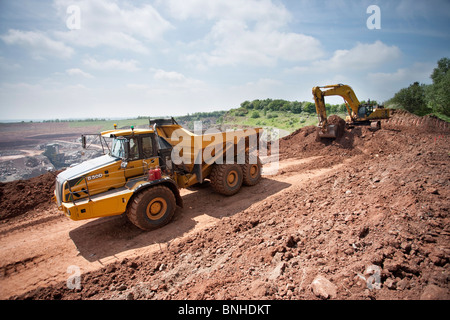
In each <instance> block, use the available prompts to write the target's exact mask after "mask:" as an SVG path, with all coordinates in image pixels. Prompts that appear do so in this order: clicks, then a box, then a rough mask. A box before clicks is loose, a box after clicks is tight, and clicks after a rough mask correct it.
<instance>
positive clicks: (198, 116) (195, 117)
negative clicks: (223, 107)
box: [176, 111, 227, 122]
mask: <svg viewBox="0 0 450 320" xmlns="http://www.w3.org/2000/svg"><path fill="white" fill-rule="evenodd" d="M225 113H227V111H211V112H195V113H192V114H189V113H188V114H187V115H185V116H179V117H176V120H177V121H186V122H189V121H200V120H203V119H205V118H220V117H221V116H223V115H224V114H225Z"/></svg>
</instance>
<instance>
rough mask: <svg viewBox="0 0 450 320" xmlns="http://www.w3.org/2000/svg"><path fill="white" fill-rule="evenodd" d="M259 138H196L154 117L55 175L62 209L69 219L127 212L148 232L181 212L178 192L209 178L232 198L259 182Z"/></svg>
mask: <svg viewBox="0 0 450 320" xmlns="http://www.w3.org/2000/svg"><path fill="white" fill-rule="evenodd" d="M261 133H262V129H260V128H257V129H249V130H236V131H231V132H218V131H214V132H212V133H207V134H194V133H192V132H190V131H188V130H186V129H184V128H183V127H182V126H180V125H178V123H177V122H176V121H175V120H174V119H173V118H172V119H159V120H150V125H149V127H148V128H147V129H137V128H136V129H134V128H133V127H131V128H130V129H116V128H115V129H114V130H109V131H104V132H102V133H101V134H100V136H101V137H104V138H111V139H112V143H111V146H110V148H108V151H109V152H107V154H104V155H103V156H100V157H98V158H95V159H91V160H88V161H85V162H83V163H81V164H78V165H76V166H74V167H71V168H68V169H66V170H65V171H63V172H61V173H60V174H59V175H58V176H57V178H56V187H55V200H56V202H57V204H58V209H59V210H61V211H63V212H64V213H65V215H67V216H68V217H69V218H70V219H72V220H83V219H91V218H97V217H105V216H114V215H121V214H124V213H126V215H127V217H128V219H129V220H130V221H131V222H132V223H134V224H135V225H136V226H137V227H139V228H141V229H143V230H152V229H155V228H158V227H161V226H163V225H165V224H167V223H168V222H169V221H170V220H171V219H172V217H173V215H174V212H175V209H176V207H177V206H179V207H183V199H182V198H181V196H180V192H179V190H180V188H187V187H190V186H193V185H195V184H201V183H203V182H204V180H205V179H208V180H210V185H211V186H212V188H213V189H214V191H216V192H218V193H220V194H223V195H226V196H231V195H233V194H235V193H237V192H238V191H239V189H240V188H241V185H242V184H245V185H250V186H251V185H255V184H257V183H258V182H259V180H260V179H261V169H262V168H261V161H260V159H259V157H258V155H257V152H258V150H259V149H258V148H259V141H260V135H261ZM86 137H87V136H86V135H82V145H83V147H86Z"/></svg>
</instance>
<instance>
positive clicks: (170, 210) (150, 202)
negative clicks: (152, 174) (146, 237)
mask: <svg viewBox="0 0 450 320" xmlns="http://www.w3.org/2000/svg"><path fill="white" fill-rule="evenodd" d="M175 209H176V201H175V196H174V194H173V192H172V191H171V190H170V189H169V188H167V187H164V186H156V187H151V188H149V189H145V190H143V191H141V192H140V193H139V194H138V195H137V196H136V197H135V198H134V199H133V200H132V203H131V205H130V207H129V208H128V211H127V216H128V219H129V220H130V221H131V222H132V223H133V224H134V225H136V226H137V227H139V228H141V229H142V230H153V229H157V228H160V227H162V226H164V225H165V224H167V223H169V222H170V220H172V217H173V215H174V213H175Z"/></svg>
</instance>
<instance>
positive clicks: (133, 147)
mask: <svg viewBox="0 0 450 320" xmlns="http://www.w3.org/2000/svg"><path fill="white" fill-rule="evenodd" d="M128 158H129V160H137V159H139V143H138V138H137V137H133V138H131V139H130V154H129V155H128Z"/></svg>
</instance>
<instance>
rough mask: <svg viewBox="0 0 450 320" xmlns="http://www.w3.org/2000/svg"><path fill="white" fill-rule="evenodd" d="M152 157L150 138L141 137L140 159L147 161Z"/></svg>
mask: <svg viewBox="0 0 450 320" xmlns="http://www.w3.org/2000/svg"><path fill="white" fill-rule="evenodd" d="M152 156H153V141H152V137H151V136H148V137H142V158H144V159H147V158H151V157H152Z"/></svg>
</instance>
